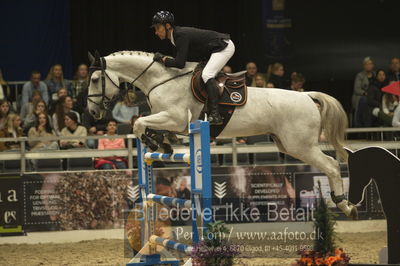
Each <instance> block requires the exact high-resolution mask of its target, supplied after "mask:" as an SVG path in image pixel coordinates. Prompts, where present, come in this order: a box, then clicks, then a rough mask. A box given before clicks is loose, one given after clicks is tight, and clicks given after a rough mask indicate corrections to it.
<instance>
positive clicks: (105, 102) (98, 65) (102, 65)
mask: <svg viewBox="0 0 400 266" xmlns="http://www.w3.org/2000/svg"><path fill="white" fill-rule="evenodd" d="M99 59H100V60H95V61H94V63H92V65H91V66H90V67H89V85H88V87H89V86H90V82H91V79H92V75H93V73H94V72H95V71H97V70H100V71H101V75H100V80H101V93H95V94H88V96H87V97H88V101H90V102H92V103H94V104H96V105H98V106H100V107H101V106H103V107H104V109H106V110H108V109H109V108H111V107H112V106H113V105H114V103H115V102H116V101H118V100H119V99H121V98H122V96H123V94H124V90H121V89H120V88H119V85H117V84H115V82H114V81H113V80H112V79H111V78H110V77H109V76H108V74H107V72H106V70H105V69H106V67H107V64H106V60H105V59H104V57H100V58H99ZM154 62H155V61H152V62H151V63H150V64H149V65H148V66H147V67H146V68H145V69H144V70H143V71H142V72H141V73H140V74H139V75H138V76H137V77H136V78H135V79H134V80H133V81H132V82H131V83H130V85H133V84H134V83H135V82H136V81H137V80H138V79H139V78H140V77H141V76H143V75H144V73H146V72H147V70H149V68H150V67H151V66H152V65H153V64H154ZM191 73H193V70H190V71H188V72H185V73H182V74H179V75H176V76H174V77H172V78H169V79H166V80H164V81H162V82H160V83H158V84H157V85H155V86H153V87H152V88H151V89H150V90H149V92H148V93H147V94H145V96H146V98H147V102H148V103H149V105H150V107H151V103H150V98H149V95H150V93H151V92H152V91H153V90H154V89H155V88H157V87H158V86H160V85H163V84H165V83H167V82H168V81H171V80H173V79H176V78H179V77H183V76H186V75H188V74H191ZM106 77H107V78H108V79H109V80H110V81H111V82H112V84H113V85H114V86H115V87H117V88H118V89H119V93H118V94H116V95H114V96H113V97H112V98H111V99H110V98H109V97H108V96H107V95H106V83H105V81H106ZM93 97H101V100H100V102H95V101H93V100H92V99H91V98H93Z"/></svg>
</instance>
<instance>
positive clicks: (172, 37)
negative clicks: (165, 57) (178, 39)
mask: <svg viewBox="0 0 400 266" xmlns="http://www.w3.org/2000/svg"><path fill="white" fill-rule="evenodd" d="M170 31H171V43H172V44H173V45H174V46H176V45H175V40H174V29H171V30H170Z"/></svg>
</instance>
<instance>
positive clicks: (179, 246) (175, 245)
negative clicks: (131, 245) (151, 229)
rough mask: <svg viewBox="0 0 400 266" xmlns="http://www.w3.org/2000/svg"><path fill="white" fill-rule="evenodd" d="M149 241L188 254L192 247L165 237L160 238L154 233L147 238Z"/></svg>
mask: <svg viewBox="0 0 400 266" xmlns="http://www.w3.org/2000/svg"><path fill="white" fill-rule="evenodd" d="M149 241H150V243H153V244H157V245H160V246H163V247H165V248H169V249H173V250H177V251H179V252H182V253H186V254H188V255H190V254H191V253H192V250H193V248H192V247H191V246H188V245H185V244H182V243H178V242H175V241H172V240H169V239H166V238H162V237H159V236H156V235H152V236H151V237H150V239H149Z"/></svg>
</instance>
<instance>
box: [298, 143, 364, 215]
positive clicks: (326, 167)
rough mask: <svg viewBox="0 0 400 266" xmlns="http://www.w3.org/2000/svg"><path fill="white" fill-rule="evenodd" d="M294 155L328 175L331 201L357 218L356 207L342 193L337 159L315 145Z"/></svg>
mask: <svg viewBox="0 0 400 266" xmlns="http://www.w3.org/2000/svg"><path fill="white" fill-rule="evenodd" d="M294 156H295V157H297V158H298V159H300V160H302V161H304V162H305V163H307V164H310V165H312V166H314V167H316V168H318V169H319V170H320V171H322V172H323V173H325V174H326V175H327V176H328V180H329V186H330V188H331V197H332V200H333V202H334V203H335V204H336V206H337V207H338V208H339V209H340V210H342V211H343V213H344V214H346V215H347V216H351V217H352V218H353V219H355V218H357V209H356V207H355V206H354V205H351V204H349V202H348V201H347V199H346V197H345V195H344V188H343V180H342V177H341V176H340V166H339V162H338V161H336V160H335V159H334V158H332V157H330V156H328V155H326V154H324V153H323V152H322V151H321V149H320V148H319V147H318V146H317V145H315V146H313V147H310V148H308V149H304V150H303V152H302V153H301V154H296V155H294Z"/></svg>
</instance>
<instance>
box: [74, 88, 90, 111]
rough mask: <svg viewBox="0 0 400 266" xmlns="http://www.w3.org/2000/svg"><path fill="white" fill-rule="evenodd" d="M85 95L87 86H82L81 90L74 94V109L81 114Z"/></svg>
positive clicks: (85, 99) (85, 101)
mask: <svg viewBox="0 0 400 266" xmlns="http://www.w3.org/2000/svg"><path fill="white" fill-rule="evenodd" d="M87 96H88V87H84V88H82V90H81V91H80V92H79V93H78V94H77V95H76V102H75V110H76V111H77V112H78V113H79V114H83V113H84V112H85V110H86V107H87Z"/></svg>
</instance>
